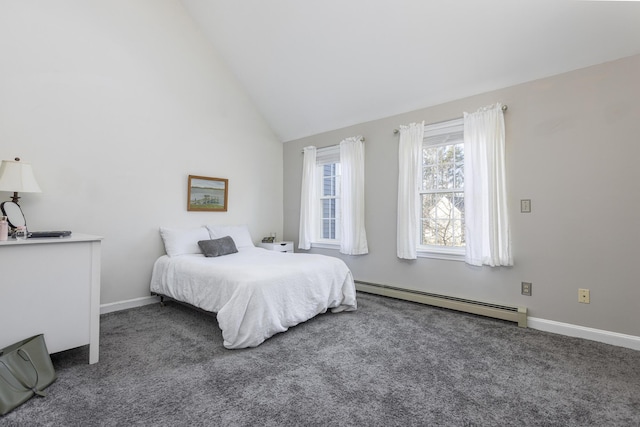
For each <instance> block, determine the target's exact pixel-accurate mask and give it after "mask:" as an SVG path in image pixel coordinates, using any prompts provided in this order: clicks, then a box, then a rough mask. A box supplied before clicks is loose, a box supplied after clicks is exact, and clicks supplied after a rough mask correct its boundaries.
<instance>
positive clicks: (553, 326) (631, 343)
mask: <svg viewBox="0 0 640 427" xmlns="http://www.w3.org/2000/svg"><path fill="white" fill-rule="evenodd" d="M158 302H160V297H158V296H148V297H141V298H134V299H130V300H126V301H119V302H112V303H109V304H102V305H100V314H107V313H112V312H114V311H120V310H126V309H128V308H134V307H142V306H144V305H149V304H154V303H158ZM527 326H528V327H529V328H531V329H537V330H539V331H545V332H551V333H554V334H560V335H566V336H569V337H576V338H584V339H587V340H591V341H598V342H602V343H605V344H611V345H617V346H619V347H625V348H630V349H632V350H640V337H636V336H634V335H626V334H619V333H617V332H609V331H604V330H602V329H594V328H587V327H584V326H578V325H572V324H570V323H562V322H556V321H554V320H546V319H539V318H536V317H529V318H527Z"/></svg>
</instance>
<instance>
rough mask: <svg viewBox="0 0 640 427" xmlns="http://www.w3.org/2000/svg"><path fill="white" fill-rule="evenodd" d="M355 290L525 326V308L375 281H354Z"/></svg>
mask: <svg viewBox="0 0 640 427" xmlns="http://www.w3.org/2000/svg"><path fill="white" fill-rule="evenodd" d="M355 283H356V290H358V291H362V292H367V293H370V294H376V295H382V296H386V297H391V298H397V299H403V300H407V301H413V302H419V303H421V304H427V305H433V306H436V307H443V308H448V309H451V310H457V311H463V312H465V313H473V314H478V315H480V316H487V317H493V318H495V319H502V320H508V321H510V322H516V323H517V324H518V326H520V327H523V328H526V327H527V308H526V307H510V306H506V305H501V304H493V303H489V302H482V301H473V300H469V299H464V298H457V297H451V296H447V295H438V294H431V293H428V292H421V291H415V290H411V289H402V288H396V287H393V286H388V285H380V284H377V283H370V282H361V281H359V280H356V281H355Z"/></svg>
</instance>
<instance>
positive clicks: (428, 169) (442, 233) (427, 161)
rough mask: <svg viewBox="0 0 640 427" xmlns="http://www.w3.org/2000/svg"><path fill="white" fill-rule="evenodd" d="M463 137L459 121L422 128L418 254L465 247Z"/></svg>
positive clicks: (460, 120)
mask: <svg viewBox="0 0 640 427" xmlns="http://www.w3.org/2000/svg"><path fill="white" fill-rule="evenodd" d="M463 137H464V135H463V123H462V119H457V120H452V121H448V122H444V123H439V124H435V125H430V126H425V138H424V141H423V146H422V183H421V188H420V191H419V194H420V195H419V197H420V225H419V228H420V229H419V230H418V232H419V233H420V237H419V239H418V250H423V251H432V252H439V251H441V250H444V251H447V252H450V250H455V251H459V250H461V249H462V248H464V246H465V233H464V220H465V218H464V138H463Z"/></svg>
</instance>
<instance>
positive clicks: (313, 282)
mask: <svg viewBox="0 0 640 427" xmlns="http://www.w3.org/2000/svg"><path fill="white" fill-rule="evenodd" d="M151 291H152V292H157V293H159V294H162V295H166V296H168V297H171V298H174V299H176V300H178V301H183V302H187V303H189V304H191V305H194V306H196V307H199V308H201V309H203V310H207V311H211V312H215V313H217V316H216V317H217V319H218V324H219V326H220V329H222V336H223V338H224V346H225V347H226V348H244V347H255V346H257V345H259V344H261V343H262V342H263V341H264V340H266V339H267V338H269V337H271V336H272V335H275V334H277V333H278V332H284V331H286V330H287V329H288V328H290V327H291V326H295V325H297V324H299V323H301V322H304V321H306V320H309V319H311V318H312V317H314V316H316V315H317V314H319V313H324V312H326V311H327V309H329V308H331V309H332V311H333V312H339V311H351V310H355V309H356V308H357V303H356V291H355V285H354V283H353V277H352V276H351V271H350V270H349V268H348V267H347V265H346V264H345V263H344V262H343V261H342V260H340V259H338V258H334V257H329V256H324V255H316V254H293V253H281V252H274V251H269V250H266V249H262V248H242V249H240V250H239V252H238V253H235V254H231V255H225V256H220V257H213V258H207V257H205V256H203V255H181V256H175V257H171V258H170V257H168V256H166V255H164V256H162V257H160V258H158V260H157V261H156V263H155V264H154V267H153V275H152V278H151Z"/></svg>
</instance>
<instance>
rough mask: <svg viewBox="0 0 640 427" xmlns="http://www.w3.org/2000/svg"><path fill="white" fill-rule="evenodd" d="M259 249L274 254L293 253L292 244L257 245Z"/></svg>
mask: <svg viewBox="0 0 640 427" xmlns="http://www.w3.org/2000/svg"><path fill="white" fill-rule="evenodd" d="M258 245H259V246H260V247H261V248H265V249H269V250H270V251H276V252H293V242H273V243H258Z"/></svg>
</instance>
